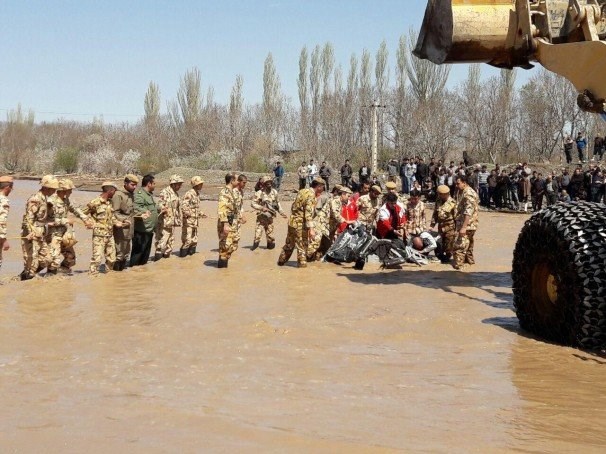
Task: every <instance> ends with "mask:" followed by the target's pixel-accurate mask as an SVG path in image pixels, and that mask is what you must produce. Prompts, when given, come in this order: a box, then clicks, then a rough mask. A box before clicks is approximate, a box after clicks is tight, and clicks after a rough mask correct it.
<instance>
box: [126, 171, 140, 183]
mask: <svg viewBox="0 0 606 454" xmlns="http://www.w3.org/2000/svg"><path fill="white" fill-rule="evenodd" d="M124 180H128V181H130V182H131V183H135V184H139V177H137V175H133V174H132V173H128V174H126V175H124Z"/></svg>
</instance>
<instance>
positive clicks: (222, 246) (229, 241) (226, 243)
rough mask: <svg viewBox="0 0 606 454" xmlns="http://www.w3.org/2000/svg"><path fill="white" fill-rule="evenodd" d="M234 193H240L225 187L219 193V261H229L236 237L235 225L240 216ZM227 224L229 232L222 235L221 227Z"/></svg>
mask: <svg viewBox="0 0 606 454" xmlns="http://www.w3.org/2000/svg"><path fill="white" fill-rule="evenodd" d="M236 192H238V193H239V192H240V191H238V190H237V189H234V188H232V187H231V186H225V187H224V188H223V189H221V192H220V193H219V208H218V210H217V211H218V215H219V217H218V220H217V234H218V235H219V259H220V260H229V258H230V257H231V255H232V254H233V253H234V251H235V250H236V248H237V246H236V248H234V237H235V235H236V224H237V223H238V218H239V216H240V214H239V212H238V208H237V203H238V202H237V201H238V199H237V196H236V195H235V193H236ZM225 223H228V224H229V226H230V228H231V230H230V231H229V232H228V233H227V234H224V233H223V226H224V224H225Z"/></svg>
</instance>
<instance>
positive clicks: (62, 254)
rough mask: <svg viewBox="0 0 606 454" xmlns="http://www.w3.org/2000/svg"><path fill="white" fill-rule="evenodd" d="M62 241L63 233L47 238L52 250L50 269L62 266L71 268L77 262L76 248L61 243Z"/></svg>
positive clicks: (50, 250)
mask: <svg viewBox="0 0 606 454" xmlns="http://www.w3.org/2000/svg"><path fill="white" fill-rule="evenodd" d="M62 241H63V235H61V234H57V233H55V234H53V235H51V236H50V237H49V238H47V242H48V248H49V252H50V264H49V265H48V269H49V270H56V269H58V268H59V267H60V266H63V267H65V268H71V267H72V266H74V265H75V264H76V251H75V250H74V247H73V246H70V247H65V246H63V244H61V242H62Z"/></svg>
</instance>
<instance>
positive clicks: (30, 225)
mask: <svg viewBox="0 0 606 454" xmlns="http://www.w3.org/2000/svg"><path fill="white" fill-rule="evenodd" d="M48 222H49V220H48V199H47V197H46V196H45V195H44V194H43V193H42V192H41V191H39V192H37V193H35V194H34V195H33V196H31V197H30V198H29V199H27V202H26V203H25V214H24V215H23V224H22V226H21V229H22V230H21V236H22V237H23V238H22V239H21V249H22V250H23V274H22V276H28V277H33V276H34V275H35V274H36V273H37V272H38V271H41V270H42V269H44V268H46V267H47V266H48V264H49V262H50V257H49V251H48V244H47V243H46V241H45V238H44V237H45V233H46V225H47V224H48ZM30 234H33V238H32V239H31V240H28V239H26V238H25V237H26V236H28V235H30Z"/></svg>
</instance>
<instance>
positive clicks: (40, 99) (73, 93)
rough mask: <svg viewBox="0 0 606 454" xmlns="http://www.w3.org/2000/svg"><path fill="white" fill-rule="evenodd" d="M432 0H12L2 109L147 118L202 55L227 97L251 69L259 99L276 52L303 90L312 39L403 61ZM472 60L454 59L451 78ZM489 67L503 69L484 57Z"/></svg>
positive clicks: (292, 85) (290, 85)
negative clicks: (147, 107)
mask: <svg viewBox="0 0 606 454" xmlns="http://www.w3.org/2000/svg"><path fill="white" fill-rule="evenodd" d="M424 9H425V2H424V1H422V0H399V1H397V0H372V1H359V0H349V1H346V0H332V1H331V0H324V1H317V0H306V1H303V0H300V1H295V0H267V1H252V0H249V1H245V0H216V1H212V2H211V1H202V0H198V1H194V0H181V1H179V0H175V1H127V0H124V1H116V0H104V1H99V2H94V1H89V0H51V1H49V0H46V1H38V0H36V1H28V0H2V1H1V2H0V21H1V22H0V43H1V44H0V61H1V62H2V66H1V68H2V69H1V70H0V109H3V110H0V117H2V118H3V117H5V115H6V111H5V109H10V108H14V107H15V106H16V105H17V103H19V102H20V103H21V104H22V105H23V107H24V108H31V109H33V110H34V111H35V112H36V120H37V121H42V120H53V119H56V118H59V117H62V118H68V119H75V120H82V121H88V120H90V119H91V118H92V116H93V115H103V116H104V119H105V120H106V121H107V122H115V121H136V120H137V116H141V115H142V114H143V97H144V94H145V91H146V89H147V85H148V83H149V81H150V80H153V81H155V82H156V83H158V84H159V86H160V90H161V96H162V102H163V106H165V105H166V101H168V100H171V99H174V97H175V94H176V91H177V88H178V85H179V79H180V77H181V76H182V75H183V74H184V73H185V71H187V70H188V69H189V68H192V67H194V66H197V67H198V68H199V69H200V71H201V73H202V84H203V90H204V91H205V90H206V89H207V87H208V85H209V84H210V85H213V86H214V88H215V99H216V101H218V102H221V103H224V102H226V101H227V100H228V99H229V93H230V90H231V87H232V85H233V82H234V79H235V77H236V75H237V74H242V76H243V77H244V96H245V99H246V101H247V102H248V103H254V102H259V101H260V99H261V95H262V73H263V62H264V60H265V57H266V56H267V53H268V52H272V53H273V55H274V61H275V63H276V67H277V70H278V73H279V75H280V79H281V82H282V89H283V92H284V93H285V94H286V95H287V96H289V97H292V98H293V99H295V100H296V99H297V86H296V79H297V74H298V58H299V52H300V50H301V48H302V47H303V46H304V45H306V46H307V47H308V49H309V50H311V49H312V48H313V47H314V46H315V45H316V44H323V43H325V42H326V41H330V42H332V44H333V45H334V48H335V55H336V60H337V63H341V64H342V65H343V67H344V71H345V73H346V72H347V68H348V64H349V57H350V55H351V54H352V53H354V52H355V53H356V54H358V55H360V54H361V52H362V49H364V48H366V49H368V50H369V51H370V52H371V55H373V57H374V54H375V53H376V50H377V48H378V46H379V44H380V43H381V41H382V40H383V39H385V40H386V41H387V45H388V48H389V51H390V62H391V64H392V66H393V63H394V60H395V58H394V55H395V50H396V47H397V44H398V40H399V38H400V36H401V35H402V34H405V33H407V31H408V29H409V27H410V26H414V27H416V28H417V29H418V28H419V27H420V24H421V21H422V16H423V12H424ZM466 71H467V69H466V66H465V65H462V66H457V67H455V68H453V71H452V73H451V74H452V75H451V82H450V85H453V84H456V83H458V82H459V81H461V80H462V79H463V78H464V77H465V75H466ZM483 74H484V75H488V74H494V70H491V69H490V67H488V66H486V65H485V66H483ZM527 77H528V76H527V75H522V74H520V76H519V77H518V78H519V79H520V78H521V79H522V80H525V79H526V78H527ZM390 79H391V81H393V75H392V76H391V78H390ZM43 112H48V113H43Z"/></svg>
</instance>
